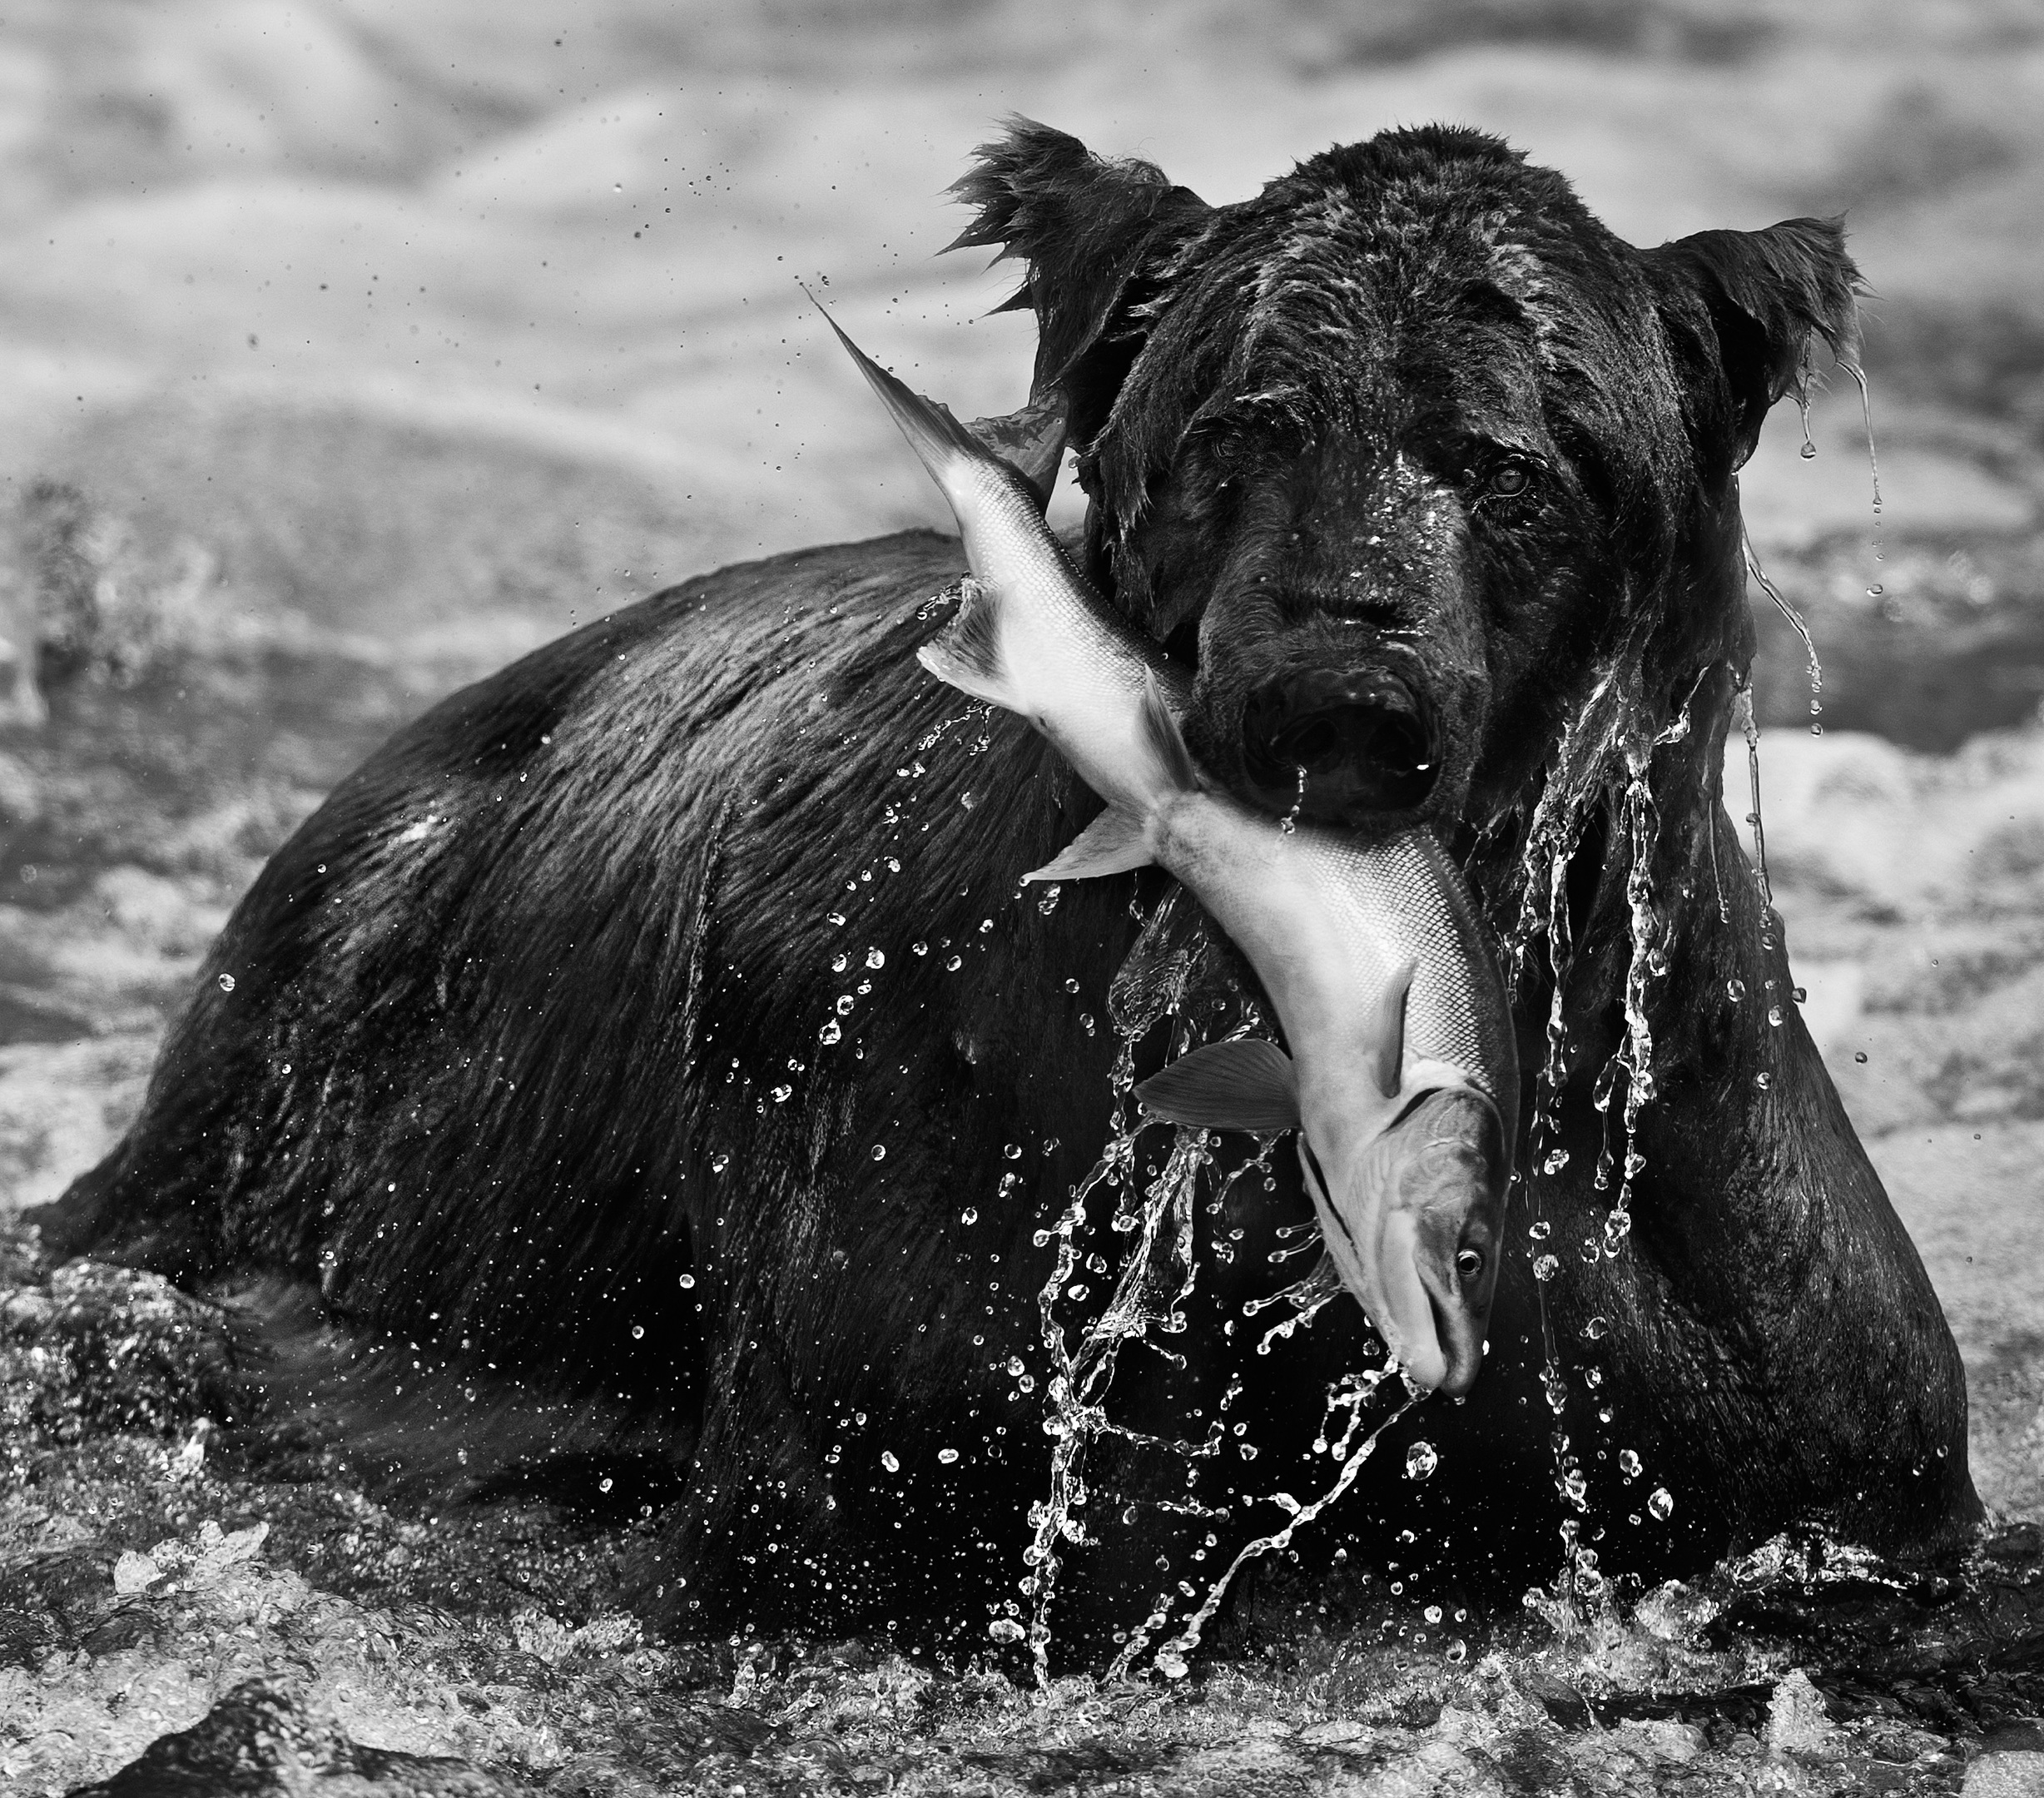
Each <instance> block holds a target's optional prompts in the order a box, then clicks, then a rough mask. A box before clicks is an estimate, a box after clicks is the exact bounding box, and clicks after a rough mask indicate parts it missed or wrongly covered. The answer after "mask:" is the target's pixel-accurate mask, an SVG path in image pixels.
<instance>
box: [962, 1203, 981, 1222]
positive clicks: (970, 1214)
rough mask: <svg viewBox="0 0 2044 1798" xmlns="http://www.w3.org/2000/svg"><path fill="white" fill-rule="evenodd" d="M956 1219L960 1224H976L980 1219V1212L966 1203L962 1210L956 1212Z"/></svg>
mask: <svg viewBox="0 0 2044 1798" xmlns="http://www.w3.org/2000/svg"><path fill="white" fill-rule="evenodd" d="M958 1221H959V1222H960V1223H961V1224H977V1223H978V1222H979V1221H980V1214H979V1213H978V1212H977V1211H975V1209H973V1208H972V1207H971V1206H970V1205H967V1206H966V1207H965V1209H964V1210H963V1211H961V1212H960V1213H959V1214H958Z"/></svg>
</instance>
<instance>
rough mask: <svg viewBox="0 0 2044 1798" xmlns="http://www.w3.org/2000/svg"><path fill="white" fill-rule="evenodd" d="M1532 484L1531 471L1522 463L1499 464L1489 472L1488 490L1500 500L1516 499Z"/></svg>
mask: <svg viewBox="0 0 2044 1798" xmlns="http://www.w3.org/2000/svg"><path fill="white" fill-rule="evenodd" d="M1532 484H1533V471H1532V470H1531V469H1529V468H1528V467H1527V466H1526V464H1525V463H1523V462H1501V463H1500V464H1498V465H1497V466H1496V468H1494V469H1491V479H1490V482H1489V485H1490V489H1491V492H1492V493H1494V494H1496V495H1497V496H1498V497H1499V498H1500V499H1517V498H1518V497H1519V495H1520V494H1522V493H1524V492H1525V491H1526V489H1527V488H1528V487H1530V486H1531V485H1532Z"/></svg>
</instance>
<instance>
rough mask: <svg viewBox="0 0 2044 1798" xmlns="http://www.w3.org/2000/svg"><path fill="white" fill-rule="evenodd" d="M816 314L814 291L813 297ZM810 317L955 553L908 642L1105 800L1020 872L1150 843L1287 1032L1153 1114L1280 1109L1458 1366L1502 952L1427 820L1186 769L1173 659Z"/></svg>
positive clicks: (1376, 1264)
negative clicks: (1349, 809)
mask: <svg viewBox="0 0 2044 1798" xmlns="http://www.w3.org/2000/svg"><path fill="white" fill-rule="evenodd" d="M825 316H826V319H828V318H829V315H828V314H827V313H826V314H825ZM831 329H832V330H834V331H836V332H837V335H838V339H839V340H840V341H841V343H842V344H843V345H845V347H846V350H848V351H850V352H851V355H852V357H853V359H854V360H856V362H857V364H858V365H859V368H860V370H861V373H862V374H864V375H865V376H866V380H867V381H868V382H869V383H870V384H871V386H872V388H873V390H874V391H875V392H876V394H878V395H880V397H881V400H882V401H883V402H884V403H885V404H886V407H887V410H888V411H889V412H890V413H891V415H893V418H894V420H895V424H897V425H900V428H901V431H902V434H903V435H905V437H906V438H907V439H908V440H909V443H910V446H911V447H912V448H913V449H915V453H916V454H917V455H918V456H919V457H920V459H921V460H922V462H923V465H924V466H925V468H926V469H928V470H929V471H930V474H931V475H932V477H933V478H934V479H935V481H936V483H937V485H938V487H939V488H940V489H941V490H942V492H943V494H944V496H945V499H946V500H947V501H949V502H950V508H951V510H952V512H953V514H955V517H956V518H957V520H958V524H959V529H960V534H961V535H962V536H963V538H964V540H965V557H966V560H967V562H968V563H969V564H970V567H971V569H972V574H971V576H970V578H969V579H968V580H967V581H966V583H965V591H964V598H963V599H962V601H961V603H960V608H959V611H958V613H957V615H956V616H955V618H953V620H952V621H951V623H950V624H949V625H948V626H947V627H946V628H945V631H944V632H943V633H942V634H941V635H940V636H939V637H938V638H936V639H935V640H934V641H933V642H931V643H928V644H926V645H925V647H924V648H922V649H921V650H920V651H919V652H918V653H919V655H920V659H921V661H922V663H923V665H924V667H925V668H928V669H929V670H930V673H933V674H935V675H936V676H937V677H938V678H940V679H941V680H944V681H946V682H948V683H950V684H951V685H952V686H954V687H956V688H960V690H961V691H963V692H965V693H970V694H972V695H974V696H975V698H981V699H985V700H988V701H990V702H991V703H994V704H995V705H998V706H1001V707H1004V708H1006V709H1007V710H1009V711H1011V712H1015V713H1020V715H1021V716H1023V717H1024V718H1027V719H1028V720H1029V723H1031V724H1033V725H1034V727H1035V728H1037V729H1038V730H1039V731H1040V732H1042V733H1043V734H1044V736H1045V737H1047V738H1049V740H1050V742H1051V743H1053V744H1054V745H1055V746H1056V747H1057V748H1058V749H1059V751H1061V752H1063V753H1064V756H1065V757H1066V758H1067V759H1068V760H1069V761H1070V762H1071V763H1072V765H1073V767H1074V768H1075V769H1077V770H1078V772H1079V775H1080V777H1082V778H1083V779H1084V781H1085V782H1086V783H1087V785H1088V786H1089V787H1092V788H1093V790H1094V792H1096V793H1098V794H1099V797H1101V798H1102V799H1104V800H1105V801H1106V802H1107V809H1106V810H1105V811H1104V812H1102V813H1101V814H1100V816H1099V818H1098V819H1096V820H1095V821H1094V823H1093V824H1091V825H1090V826H1089V827H1088V828H1087V829H1086V830H1085V831H1084V832H1082V833H1081V834H1080V835H1079V837H1078V838H1077V839H1076V840H1075V841H1074V842H1072V843H1071V845H1070V846H1069V847H1067V848H1066V849H1065V851H1064V853H1063V854H1061V855H1060V856H1059V857H1057V859H1056V860H1055V861H1054V862H1050V863H1049V865H1048V866H1047V867H1041V868H1038V869H1036V870H1035V871H1034V872H1031V873H1029V874H1027V875H1025V876H1024V879H1025V880H1030V881H1062V880H1074V879H1082V878H1084V877H1089V876H1093V875H1102V874H1112V873H1119V872H1124V871H1126V870H1128V869H1131V868H1137V867H1144V866H1146V865H1148V864H1149V863H1150V862H1156V863H1157V864H1158V866H1160V867H1163V868H1164V869H1166V870H1167V871H1168V872H1170V873H1172V874H1173V875H1174V876H1176V877H1177V878H1178V880H1179V881H1180V882H1183V884H1184V885H1185V887H1188V889H1189V890H1190V891H1191V892H1193V895H1194V896H1195V897H1197V898H1198V900H1199V901H1200V903H1201V904H1202V905H1203V906H1205V907H1206V909H1207V911H1208V913H1209V914H1210V915H1211V916H1213V919H1214V921H1215V922H1217V923H1218V925H1219V926H1220V927H1221V928H1222V929H1223V931H1226V932H1227V933H1228V936H1230V937H1231V938H1233V941H1235V943H1236V944H1237V945H1238V946H1239V947H1240V948H1241V950H1242V951H1243V953H1244V954H1245V955H1246V956H1248V959H1249V961H1250V964H1251V966H1253V967H1254V968H1255V970H1256V971H1257V974H1258V977H1259V978H1260V979H1261V980H1262V981H1263V986H1264V989H1265V991H1267V992H1268V994H1269V996H1270V998H1271V1001H1272V1003H1273V1005H1274V1006H1275V1007H1276V1009H1277V1019H1278V1021H1279V1023H1280V1025H1281V1026H1282V1029H1283V1032H1284V1037H1285V1041H1286V1042H1287V1044H1288V1045H1289V1046H1290V1048H1291V1050H1292V1053H1291V1054H1290V1055H1288V1056H1287V1055H1286V1054H1285V1053H1284V1052H1283V1051H1282V1050H1280V1049H1278V1048H1277V1046H1275V1045H1274V1044H1272V1043H1269V1042H1265V1041H1258V1040H1256V1039H1253V1038H1243V1039H1238V1040H1237V1041H1231V1042H1223V1043H1217V1044H1212V1045H1209V1046H1207V1047H1205V1048H1203V1049H1198V1050H1193V1052H1192V1053H1190V1054H1188V1055H1183V1056H1181V1057H1180V1058H1179V1059H1178V1060H1177V1061H1175V1062H1173V1064H1172V1065H1170V1066H1168V1068H1166V1069H1165V1070H1163V1072H1162V1073H1160V1074H1158V1075H1156V1076H1155V1077H1154V1078H1153V1079H1151V1080H1148V1081H1146V1082H1144V1085H1142V1087H1141V1088H1140V1089H1139V1095H1138V1096H1139V1098H1140V1099H1141V1100H1142V1103H1143V1105H1144V1108H1145V1109H1146V1110H1149V1111H1151V1112H1153V1113H1154V1114H1155V1115H1158V1116H1161V1117H1163V1118H1167V1119H1169V1120H1173V1121H1176V1122H1178V1123H1183V1124H1192V1125H1204V1126H1208V1127H1211V1128H1216V1129H1234V1130H1253V1131H1259V1132H1267V1133H1276V1132H1280V1131H1284V1130H1297V1131H1298V1132H1299V1140H1298V1153H1299V1160H1300V1163H1301V1165H1302V1168H1303V1170H1304V1171H1305V1176H1306V1185H1307V1190H1309V1191H1310V1193H1311V1194H1312V1201H1313V1207H1314V1209H1315V1211H1316V1213H1317V1214H1318V1217H1319V1220H1320V1227H1321V1234H1322V1237H1323V1238H1324V1239H1325V1241H1326V1244H1327V1252H1328V1254H1330V1255H1331V1256H1332V1259H1333V1263H1334V1265H1335V1268H1336V1269H1337V1271H1338V1272H1339V1274H1340V1275H1341V1277H1342V1281H1343V1283H1344V1284H1346V1285H1347V1288H1348V1289H1349V1290H1350V1291H1351V1292H1352V1294H1354V1295H1355V1296H1356V1298H1357V1300H1358V1301H1359V1302H1360V1303H1361V1304H1362V1308H1363V1309H1364V1310H1365V1311H1366V1312H1367V1314H1368V1315H1369V1317H1370V1319H1371V1321H1372V1323H1374V1324H1376V1325H1377V1329H1379V1330H1381V1331H1382V1333H1383V1335H1384V1339H1385V1341H1386V1343H1387V1345H1388V1346H1389V1348H1390V1349H1391V1352H1392V1354H1393V1355H1394V1356H1396V1358H1397V1360H1398V1361H1399V1363H1400V1364H1401V1365H1402V1367H1403V1368H1404V1370H1405V1372H1406V1374H1407V1375H1408V1376H1409V1377H1410V1378H1411V1379H1412V1380H1413V1381H1414V1382H1415V1383H1417V1384H1419V1385H1421V1386H1425V1387H1433V1388H1439V1389H1441V1390H1442V1391H1445V1392H1447V1393H1454V1394H1460V1393H1465V1392H1466V1391H1468V1389H1469V1388H1470V1387H1471V1384H1472V1383H1474V1381H1475V1379H1476V1374H1477V1372H1478V1371H1479V1369H1480V1368H1481V1364H1482V1358H1483V1353H1484V1340H1483V1333H1484V1328H1485V1325H1486V1324H1487V1322H1488V1320H1489V1317H1490V1311H1491V1298H1492V1295H1493V1294H1494V1292H1495V1290H1496V1280H1497V1263H1498V1256H1499V1252H1500V1247H1501V1236H1502V1225H1503V1221H1504V1208H1505V1195H1506V1185H1507V1183H1508V1181H1509V1180H1510V1177H1511V1156H1512V1150H1513V1144H1514V1142H1515V1140H1516V1126H1517V1122H1518V1107H1519V1068H1518V1057H1517V1051H1516V1046H1515V1043H1514V1038H1513V1033H1512V1027H1511V1013H1510V1011H1509V1010H1508V1008H1507V1006H1506V998H1505V992H1504V987H1503V983H1502V981H1501V980H1500V978H1499V974H1498V968H1497V963H1496V959H1495V957H1494V956H1493V955H1492V953H1491V949H1490V946H1489V945H1488V944H1487V943H1486V941H1485V939H1484V936H1483V934H1482V931H1481V929H1480V927H1479V926H1478V924H1477V921H1476V913H1475V911H1474V908H1473V907H1472V906H1471V903H1470V899H1469V895H1468V892H1467V890H1466V887H1464V885H1463V883H1462V881H1461V877H1460V876H1459V875H1458V874H1457V872H1456V869H1455V868H1454V867H1453V865H1452V864H1451V862H1449V860H1448V858H1447V857H1446V854H1445V853H1444V852H1442V850H1441V845H1440V843H1439V842H1437V841H1436V838H1435V837H1434V836H1433V834H1432V832H1431V831H1428V830H1425V829H1415V830H1409V831H1406V832H1403V833H1402V834H1400V835H1398V836H1396V837H1392V838H1391V839H1390V840H1389V841H1387V842H1381V843H1373V844H1367V845H1366V844H1364V843H1362V842H1357V841H1355V840H1352V839H1351V838H1349V837H1345V836H1342V835H1340V834H1337V833H1336V832H1332V831H1327V830H1324V829H1321V828H1318V827H1315V826H1312V825H1311V824H1307V823H1303V822H1301V823H1297V824H1296V825H1292V826H1287V825H1284V824H1281V823H1279V822H1277V820H1275V819H1273V818H1271V817H1267V816H1266V815H1264V814H1263V813H1262V812H1256V811H1253V810H1251V809H1250V808H1249V807H1246V806H1244V805H1243V804H1241V803H1240V802H1238V801H1237V800H1236V799H1234V798H1233V797H1232V796H1230V795H1229V794H1228V793H1227V792H1223V791H1221V790H1220V789H1218V788H1217V787H1214V786H1213V784H1211V783H1210V782H1208V781H1207V780H1205V779H1204V778H1203V777H1202V775H1201V773H1200V771H1199V770H1198V767H1196V766H1195V765H1194V763H1193V759H1192V757H1191V755H1190V753H1189V752H1188V750H1187V748H1186V746H1185V742H1184V739H1183V737H1182V736H1181V735H1180V733H1179V730H1178V723H1177V722H1176V718H1175V714H1176V713H1182V712H1183V709H1184V708H1185V705H1186V703H1187V700H1188V694H1189V682H1188V679H1187V677H1186V675H1185V673H1184V672H1183V670H1182V669H1180V668H1176V667H1174V666H1173V664H1172V663H1170V662H1168V660H1167V659H1166V658H1165V657H1164V656H1163V653H1162V652H1161V651H1160V650H1159V649H1158V646H1157V645H1156V644H1155V643H1153V642H1151V641H1150V640H1149V638H1145V637H1143V636H1141V635H1139V634H1138V633H1136V632H1134V631H1133V630H1131V629H1130V628H1129V626H1128V625H1127V624H1126V623H1124V622H1123V621H1122V620H1121V619H1119V618H1117V617H1116V616H1115V615H1114V613H1113V612H1112V611H1111V610H1110V609H1109V608H1108V606H1107V605H1106V604H1105V603H1104V601H1103V600H1102V599H1100V598H1099V595H1098V594H1095V593H1094V591H1093V589H1091V588H1090V587H1089V585H1088V584H1087V583H1086V581H1085V579H1084V577H1083V576H1082V575H1081V574H1079V571H1078V569H1075V568H1074V566H1073V565H1072V563H1071V561H1070V559H1069V557H1068V556H1067V555H1066V554H1065V552H1064V548H1063V546H1062V545H1061V544H1059V542H1058V541H1057V539H1055V538H1054V536H1053V535H1052V534H1050V531H1049V528H1048V526H1047V525H1046V524H1044V518H1043V509H1042V505H1041V504H1040V500H1039V491H1038V489H1036V488H1034V487H1033V486H1032V485H1031V484H1029V482H1028V481H1026V480H1025V479H1023V478H1021V477H1020V476H1019V475H1018V474H1017V473H1016V472H1015V470H1013V469H1010V467H1009V466H1008V465H1007V464H1005V462H1003V461H1002V460H1001V459H1000V457H999V456H998V455H996V454H994V453H993V451H992V450H990V449H989V448H987V447H986V445H985V444H984V443H982V442H981V441H980V439H979V438H977V437H975V435H974V434H973V431H972V430H969V429H968V428H967V427H965V425H960V423H959V422H958V420H955V418H953V417H952V416H951V415H950V413H949V412H948V411H947V410H945V409H943V408H942V407H940V406H938V405H935V404H933V403H932V402H930V401H929V400H925V399H923V398H921V397H920V395H916V394H915V393H912V392H911V391H910V390H909V389H908V388H906V387H905V386H904V385H902V384H901V383H900V381H898V380H895V378H894V376H892V375H889V374H888V373H887V372H886V370H883V369H881V367H879V366H878V365H876V363H874V362H873V361H871V360H870V359H869V358H868V357H867V356H866V355H865V354H864V353H863V352H862V351H861V350H860V349H859V348H858V346H857V345H856V344H854V343H853V342H852V341H851V339H850V338H848V337H846V335H845V334H844V332H843V331H842V330H839V329H838V326H837V324H836V320H831Z"/></svg>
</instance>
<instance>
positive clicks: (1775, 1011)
mask: <svg viewBox="0 0 2044 1798" xmlns="http://www.w3.org/2000/svg"><path fill="white" fill-rule="evenodd" d="M1767 1021H1768V1022H1769V1023H1770V1024H1772V1025H1773V1026H1774V1028H1775V1029H1776V1030H1779V1029H1780V1028H1781V1007H1780V1006H1778V1005H1771V1006H1769V1007H1768V1008H1767Z"/></svg>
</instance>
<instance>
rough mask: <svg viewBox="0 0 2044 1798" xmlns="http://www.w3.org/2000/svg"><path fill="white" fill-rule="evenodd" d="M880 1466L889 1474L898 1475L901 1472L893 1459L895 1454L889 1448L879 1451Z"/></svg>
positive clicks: (899, 1465)
mask: <svg viewBox="0 0 2044 1798" xmlns="http://www.w3.org/2000/svg"><path fill="white" fill-rule="evenodd" d="M880 1464H881V1466H882V1467H884V1468H886V1470H887V1471H888V1472H889V1473H900V1471H901V1463H900V1462H899V1461H897V1460H896V1459H895V1452H894V1450H893V1449H891V1448H883V1449H881V1452H880Z"/></svg>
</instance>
